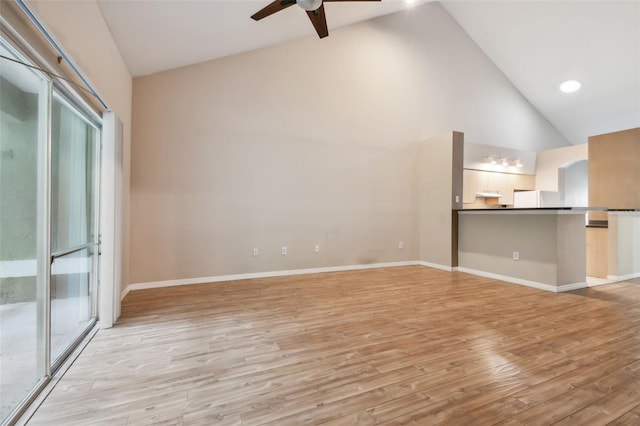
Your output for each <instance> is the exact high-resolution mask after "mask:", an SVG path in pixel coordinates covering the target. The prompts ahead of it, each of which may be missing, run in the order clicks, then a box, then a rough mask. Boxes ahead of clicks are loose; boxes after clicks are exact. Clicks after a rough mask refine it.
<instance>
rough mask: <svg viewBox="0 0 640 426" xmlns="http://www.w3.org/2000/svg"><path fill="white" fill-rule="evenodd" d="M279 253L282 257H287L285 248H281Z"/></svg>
mask: <svg viewBox="0 0 640 426" xmlns="http://www.w3.org/2000/svg"><path fill="white" fill-rule="evenodd" d="M280 252H281V253H282V255H283V256H286V255H287V248H286V247H282V249H281V251H280Z"/></svg>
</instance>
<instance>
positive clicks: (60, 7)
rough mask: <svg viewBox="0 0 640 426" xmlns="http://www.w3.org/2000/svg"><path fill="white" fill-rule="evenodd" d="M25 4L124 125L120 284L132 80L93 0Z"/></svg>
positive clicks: (126, 237)
mask: <svg viewBox="0 0 640 426" xmlns="http://www.w3.org/2000/svg"><path fill="white" fill-rule="evenodd" d="M27 4H28V5H29V7H30V8H31V9H32V10H33V12H34V13H35V14H36V16H38V18H39V19H40V20H41V21H42V23H43V24H44V26H45V27H46V29H47V30H48V31H49V32H50V33H51V34H52V35H53V37H54V38H55V40H56V41H57V42H58V43H59V44H60V45H61V46H62V47H63V49H64V50H65V52H66V53H67V54H68V55H69V56H70V58H71V59H72V60H73V61H74V62H75V64H76V65H77V67H78V68H79V69H80V70H81V72H82V73H84V75H85V76H86V77H87V78H88V80H89V82H90V83H91V85H92V86H93V87H94V89H95V90H96V91H97V92H98V93H99V94H100V96H101V97H102V98H103V99H104V100H105V101H106V103H107V105H108V107H109V108H110V109H111V110H112V111H114V112H115V113H116V114H117V115H118V117H119V118H120V120H121V121H122V123H123V125H124V141H123V144H124V169H123V181H124V191H123V210H124V212H123V222H124V223H123V227H124V230H125V235H124V253H123V279H122V282H123V284H126V283H128V282H129V270H130V269H129V262H128V260H129V224H130V221H129V218H130V216H129V211H130V207H129V206H130V203H129V199H130V184H129V182H130V162H131V160H130V159H131V149H130V147H131V95H132V79H131V75H130V74H129V71H128V70H127V67H126V65H125V63H124V61H123V59H122V57H121V55H120V52H119V50H118V47H117V46H116V44H115V41H114V40H113V38H112V36H111V33H110V32H109V28H108V27H107V25H106V23H105V22H104V19H103V18H102V14H101V13H100V10H99V9H98V4H97V2H96V1H94V0H84V1H74V0H58V1H40V0H27Z"/></svg>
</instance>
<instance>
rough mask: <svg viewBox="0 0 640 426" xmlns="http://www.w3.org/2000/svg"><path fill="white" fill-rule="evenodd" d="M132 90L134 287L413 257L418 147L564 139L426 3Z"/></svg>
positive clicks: (142, 82)
mask: <svg viewBox="0 0 640 426" xmlns="http://www.w3.org/2000/svg"><path fill="white" fill-rule="evenodd" d="M133 97H134V103H133V105H134V111H133V120H134V128H133V141H134V142H133V149H132V161H133V164H132V245H131V247H132V253H131V260H132V274H131V277H132V279H131V281H132V282H134V283H135V282H149V281H161V280H174V279H183V278H192V277H203V276H216V275H226V274H234V273H245V272H258V271H272V270H282V269H295V268H307V267H318V266H340V265H348V264H353V263H370V262H389V261H395V260H416V259H417V247H418V241H417V237H416V235H417V231H418V225H417V223H418V218H417V216H418V214H419V212H418V208H417V189H416V188H417V186H416V185H417V179H418V178H417V176H418V173H417V169H416V167H417V155H418V146H419V144H418V142H419V141H423V140H426V139H429V138H430V137H432V136H435V135H438V134H444V133H447V132H451V130H459V131H463V132H464V133H465V136H469V135H470V137H471V138H472V139H473V140H474V141H476V142H478V143H491V144H493V145H499V146H506V147H512V148H516V149H523V150H539V149H547V148H552V147H559V146H565V145H568V143H567V141H566V140H565V139H564V138H563V137H562V136H560V135H559V134H558V133H557V132H556V131H555V130H554V129H553V128H552V127H551V126H550V125H549V123H548V122H547V121H546V120H545V119H544V118H543V117H541V116H540V114H538V113H537V112H536V111H535V110H534V109H533V108H532V107H531V105H530V104H529V103H528V102H527V101H526V100H525V99H524V98H523V97H522V96H521V95H520V93H519V92H518V91H517V90H515V89H514V87H513V86H512V85H511V84H510V83H509V81H507V79H506V78H505V77H504V75H503V74H502V73H500V71H499V70H498V69H497V68H496V67H495V66H494V64H493V63H492V62H491V61H490V60H489V59H488V58H487V57H486V56H485V55H484V54H483V53H482V52H481V51H480V50H479V49H478V48H477V46H476V45H475V44H474V43H473V42H472V41H471V40H470V39H469V38H468V36H467V35H466V34H465V33H464V31H462V29H461V28H460V27H459V26H458V25H457V24H456V23H455V22H454V21H453V20H452V19H451V17H450V16H449V15H448V14H447V13H446V11H445V10H444V9H443V8H442V7H441V6H440V5H439V4H438V3H429V4H425V5H422V6H418V7H415V8H413V9H411V10H408V11H405V12H400V13H397V14H393V15H388V16H385V17H381V18H378V19H375V20H372V21H368V22H364V23H360V24H357V25H354V26H350V27H346V28H342V29H338V30H333V31H332V33H331V36H330V37H328V38H326V39H323V40H318V39H317V37H315V36H314V37H309V38H305V39H301V40H296V41H292V42H289V43H285V44H281V45H277V46H272V47H268V48H264V49H260V50H257V51H253V52H248V53H244V54H239V55H236V56H232V57H227V58H223V59H219V60H215V61H211V62H206V63H202V64H198V65H193V66H188V67H184V68H179V69H175V70H170V71H166V72H162V73H158V74H155V75H150V76H145V77H140V78H136V79H135V80H134V95H133ZM399 241H403V242H404V247H405V248H404V249H403V250H399V249H398V242H399ZM316 243H318V244H321V246H322V251H321V253H320V254H315V253H313V251H312V250H311V251H310V249H311V248H312V247H313V245H315V244H316ZM285 244H287V245H289V247H290V251H289V255H288V256H286V257H285V256H281V255H280V254H279V251H280V246H282V245H285ZM253 247H258V248H259V249H260V250H261V253H264V255H260V256H259V257H258V258H254V257H252V256H251V250H252V248H253Z"/></svg>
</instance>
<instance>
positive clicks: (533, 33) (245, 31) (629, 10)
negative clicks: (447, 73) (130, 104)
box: [99, 0, 640, 144]
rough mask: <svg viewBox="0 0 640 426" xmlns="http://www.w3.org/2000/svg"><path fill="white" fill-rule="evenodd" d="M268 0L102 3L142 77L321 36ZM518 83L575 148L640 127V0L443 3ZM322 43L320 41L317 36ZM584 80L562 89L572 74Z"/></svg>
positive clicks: (391, 1) (330, 12) (378, 11)
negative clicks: (268, 11) (571, 89)
mask: <svg viewBox="0 0 640 426" xmlns="http://www.w3.org/2000/svg"><path fill="white" fill-rule="evenodd" d="M423 2H424V0H416V1H413V2H409V1H406V0H382V1H381V2H334V3H327V5H325V11H326V16H327V21H328V27H329V33H330V36H331V34H332V33H333V32H335V31H336V30H337V29H338V28H339V27H342V26H346V25H350V24H353V23H356V22H360V21H364V20H369V19H374V18H375V17H378V16H381V15H385V14H389V13H394V12H398V11H400V10H403V9H409V10H407V11H405V12H404V13H411V10H410V9H411V8H418V7H421V5H420V3H423ZM268 3H269V0H264V1H254V0H245V1H240V0H230V1H228V0H205V1H189V0H164V1H139V0H99V6H100V9H101V11H102V14H103V16H104V18H105V21H106V22H107V24H108V26H109V28H110V30H111V32H112V34H113V36H114V38H115V40H116V43H117V44H118V46H119V48H120V51H121V53H122V55H123V58H124V60H125V62H126V63H127V66H128V67H129V70H130V72H131V74H132V75H133V76H134V77H135V76H142V75H146V74H151V73H155V72H159V71H163V70H167V69H171V68H176V67H180V66H185V65H189V64H193V63H198V62H203V61H206V60H211V59H216V58H220V57H223V56H228V55H233V54H236V53H240V52H245V51H249V50H253V49H259V48H261V47H265V46H268V45H272V44H277V43H283V42H286V41H289V40H293V39H297V38H302V37H313V38H316V39H317V36H316V35H315V31H314V29H313V27H312V26H311V24H310V22H309V20H308V19H307V17H306V16H305V12H304V11H303V10H302V9H300V8H298V7H289V8H287V9H286V10H284V11H282V12H279V13H276V14H275V15H272V16H270V17H268V18H265V19H263V20H261V21H259V22H255V21H253V20H251V19H250V18H249V17H250V16H251V15H252V14H253V13H255V12H256V11H258V10H259V9H261V8H262V7H264V6H265V5H266V4H268ZM441 3H442V4H443V5H444V7H445V8H446V9H447V11H448V12H449V13H450V14H451V15H452V17H453V18H454V19H455V20H456V21H457V22H458V23H459V24H460V25H461V27H462V28H463V29H464V30H465V31H466V32H467V33H468V34H469V36H470V37H471V38H472V39H473V40H474V41H475V42H476V43H477V45H478V46H479V47H480V48H481V49H482V50H483V51H484V52H485V54H486V55H487V56H488V57H489V58H490V59H491V60H492V61H493V62H494V63H495V64H496V65H497V66H498V68H499V69H500V70H501V71H502V72H503V73H504V74H505V75H506V76H507V78H508V79H509V80H510V81H511V82H512V83H513V85H514V86H515V87H516V88H517V89H518V90H519V91H520V92H521V93H522V94H523V95H524V96H525V97H526V98H527V99H528V100H529V101H530V102H531V104H533V106H534V107H536V108H537V109H538V111H540V112H541V113H542V114H543V115H544V116H545V117H546V118H547V119H548V120H549V121H550V122H551V123H552V124H553V125H554V126H555V127H556V129H557V130H558V131H559V132H560V133H561V134H562V135H563V136H565V138H566V139H567V140H569V141H570V142H571V143H572V144H580V143H585V142H586V141H587V137H588V136H591V135H596V134H601V133H607V132H611V131H616V130H622V129H627V128H632V127H640V2H639V1H637V0H631V1H616V0H603V1H591V0H589V1H580V0H567V1H563V0H556V1H521V0H501V1H458V0H455V1H442V2H441ZM315 42H317V43H322V40H320V39H317V40H316V41H315ZM569 79H574V80H578V81H580V82H581V83H582V88H581V90H579V91H578V92H575V93H562V92H560V91H559V89H558V86H559V85H560V83H562V82H563V81H565V80H569Z"/></svg>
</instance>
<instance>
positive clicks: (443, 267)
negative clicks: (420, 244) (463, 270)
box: [417, 260, 458, 272]
mask: <svg viewBox="0 0 640 426" xmlns="http://www.w3.org/2000/svg"><path fill="white" fill-rule="evenodd" d="M417 264H418V265H422V266H426V267H427V268H434V269H441V270H443V271H447V272H456V271H457V270H458V268H457V267H455V266H447V265H440V264H438V263H431V262H424V261H422V260H419V261H418V262H417Z"/></svg>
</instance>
